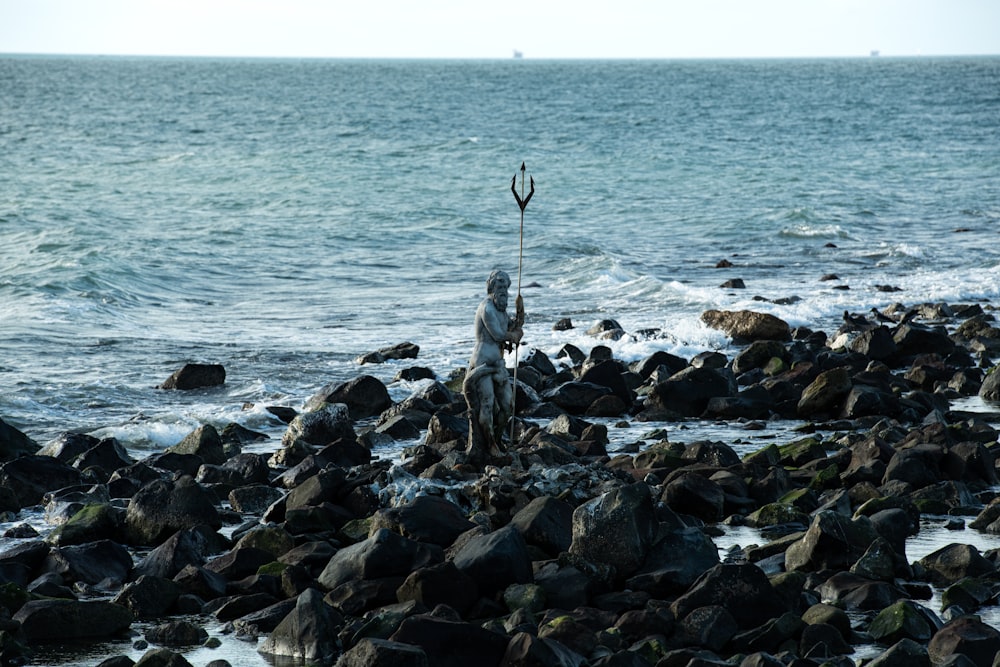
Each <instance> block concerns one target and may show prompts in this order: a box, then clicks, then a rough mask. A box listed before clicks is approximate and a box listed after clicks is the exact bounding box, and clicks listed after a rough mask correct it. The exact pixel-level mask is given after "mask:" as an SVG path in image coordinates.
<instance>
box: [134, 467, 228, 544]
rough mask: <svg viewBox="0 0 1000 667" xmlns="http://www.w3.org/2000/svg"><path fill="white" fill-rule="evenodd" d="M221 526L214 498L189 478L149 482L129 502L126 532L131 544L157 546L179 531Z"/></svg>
mask: <svg viewBox="0 0 1000 667" xmlns="http://www.w3.org/2000/svg"><path fill="white" fill-rule="evenodd" d="M201 525H205V526H208V527H210V528H213V529H218V528H221V527H222V519H221V518H220V517H219V512H218V510H217V509H216V507H215V499H214V498H213V497H212V494H210V493H209V492H208V491H206V490H205V489H204V487H202V486H201V485H200V484H198V483H197V482H195V481H194V480H193V479H191V478H190V477H188V476H183V477H181V478H180V479H178V480H177V481H175V482H173V483H171V482H168V481H166V480H157V481H154V482H150V483H149V484H147V485H146V486H144V487H142V489H141V490H140V491H139V492H138V493H136V494H135V495H134V496H133V497H132V499H131V500H130V501H129V504H128V508H127V509H126V511H125V533H126V536H127V538H128V540H129V542H130V543H131V544H136V545H158V544H160V543H161V542H163V541H164V540H166V539H167V538H168V537H170V536H171V535H173V534H174V533H175V532H177V531H178V530H182V529H184V528H194V527H196V526H201Z"/></svg>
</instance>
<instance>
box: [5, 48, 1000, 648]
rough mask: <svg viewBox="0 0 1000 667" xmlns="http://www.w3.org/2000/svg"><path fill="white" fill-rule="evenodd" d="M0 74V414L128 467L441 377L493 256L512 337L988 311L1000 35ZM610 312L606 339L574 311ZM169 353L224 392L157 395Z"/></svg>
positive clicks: (996, 254)
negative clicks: (115, 449) (788, 52)
mask: <svg viewBox="0 0 1000 667" xmlns="http://www.w3.org/2000/svg"><path fill="white" fill-rule="evenodd" d="M0 93H2V94H0V418H3V419H4V420H5V421H7V422H8V423H10V424H12V425H14V426H16V427H17V428H19V429H20V430H22V431H24V432H25V433H27V434H28V435H29V436H31V437H32V438H34V439H35V440H36V441H38V442H39V443H40V444H43V443H45V442H47V441H48V440H50V439H52V438H54V437H56V436H57V435H59V434H60V433H62V432H65V431H78V432H87V433H92V434H95V435H98V436H101V437H111V436H113V437H116V438H118V439H119V440H120V441H121V442H122V443H123V444H124V445H125V446H126V447H127V448H128V449H129V451H130V452H131V453H132V454H133V455H134V456H136V457H137V458H138V457H142V456H144V455H146V454H148V453H150V452H153V451H159V450H160V449H162V448H164V447H167V446H170V445H173V444H175V443H176V442H177V441H179V440H180V439H181V438H182V437H183V436H185V435H186V434H187V433H189V432H190V431H191V430H193V429H194V428H196V427H197V426H198V425H200V424H202V423H212V424H215V425H217V426H221V425H224V424H226V423H228V422H232V421H236V422H238V423H240V424H242V425H244V426H247V427H249V428H252V429H255V430H258V431H261V432H263V433H266V434H268V435H271V436H272V439H271V440H270V441H265V442H264V443H263V444H261V445H259V447H261V448H262V450H264V451H267V450H273V449H275V448H276V447H277V446H278V444H277V442H278V441H277V440H276V438H280V435H281V433H282V431H283V429H284V425H283V424H282V423H281V422H280V421H278V420H277V419H276V418H275V417H273V415H272V414H271V413H270V412H268V410H267V407H269V406H288V407H293V408H301V407H302V405H303V403H304V402H305V401H306V400H307V399H308V398H309V397H310V396H311V395H312V394H313V393H314V392H316V391H317V390H318V389H319V388H320V387H322V386H323V385H326V384H328V383H331V382H338V381H344V380H348V379H351V378H353V377H356V376H358V375H360V374H370V375H374V376H375V377H378V378H379V379H381V380H383V381H384V382H385V383H386V384H387V385H388V386H389V389H390V392H391V394H392V396H393V397H394V398H396V399H397V400H399V399H402V398H404V397H406V396H407V395H408V394H409V393H410V392H412V391H414V390H415V389H416V388H418V387H419V383H410V382H404V381H395V380H394V378H395V377H396V375H397V373H399V371H400V370H402V369H404V368H407V367H409V366H412V365H419V366H424V367H427V368H430V369H431V370H433V371H434V373H435V374H436V375H437V376H438V378H439V379H447V378H448V376H449V374H450V373H451V372H452V371H453V370H455V369H457V368H461V367H463V366H464V365H465V364H466V362H467V360H468V356H469V353H470V352H471V348H472V343H473V338H472V319H473V315H474V313H475V310H476V306H477V305H478V303H479V301H480V300H481V299H482V298H483V296H484V295H485V281H486V277H487V276H488V274H489V273H490V271H491V270H493V269H494V268H503V269H505V270H506V271H507V272H508V273H509V274H511V276H512V277H514V279H515V281H517V278H516V276H517V275H518V272H519V271H518V270H519V267H520V269H521V271H520V273H521V275H522V285H521V290H522V294H523V296H524V300H525V307H526V310H527V323H526V334H525V339H524V344H523V345H522V347H521V352H522V354H523V353H526V352H527V351H528V350H530V349H533V348H535V349H539V350H542V351H544V352H546V353H547V354H549V355H550V356H553V357H554V356H555V354H556V352H557V351H558V350H559V349H560V348H561V347H562V346H563V345H564V344H566V343H572V344H574V345H576V346H578V347H580V348H581V349H583V350H584V351H588V350H589V349H590V348H591V347H593V346H594V345H597V344H605V345H609V346H610V347H612V349H613V351H614V353H615V355H616V356H617V357H618V358H621V359H626V360H635V359H641V358H643V357H645V356H646V355H649V354H651V353H653V352H654V351H656V350H666V351H669V352H672V353H674V354H678V355H681V356H685V357H688V358H690V357H691V356H694V355H695V354H697V353H699V352H702V351H705V350H721V351H724V352H730V353H731V352H732V348H731V343H730V341H729V340H728V339H727V338H726V337H725V336H724V335H723V334H722V333H721V332H718V331H715V330H710V329H707V328H705V327H704V326H703V325H702V324H701V323H700V320H699V317H700V315H701V313H702V312H704V311H705V310H708V309H713V308H721V309H753V310H759V311H764V312H769V313H773V314H775V315H777V316H779V317H781V318H783V319H785V320H786V321H788V322H789V323H790V324H791V325H793V326H808V327H811V328H813V329H823V330H825V331H827V332H832V331H834V330H835V329H836V328H837V327H838V326H839V324H840V323H841V317H842V315H843V313H844V311H845V310H848V311H851V312H853V313H862V314H863V313H866V312H868V311H869V310H870V309H871V308H880V309H881V308H884V307H886V306H888V305H890V304H892V303H895V302H900V303H904V304H907V305H912V304H918V303H924V302H940V301H945V302H950V303H956V302H962V303H971V302H975V303H980V304H981V305H983V306H984V307H985V308H987V309H995V308H996V307H997V305H998V301H1000V235H998V232H1000V229H998V222H1000V57H981V58H977V57H967V58H887V57H880V58H859V59H827V60H705V61H534V60H530V59H527V60H525V59H519V60H513V59H512V60H504V61H499V60H498V61H419V60H414V61H405V60H356V61H355V60H253V59H198V58H185V59H179V58H178V59H169V58H120V57H114V58H111V57H43V56H0ZM522 162H523V163H524V164H525V167H526V171H525V174H526V175H527V176H529V177H531V178H533V179H534V182H535V190H536V191H535V195H534V196H533V198H532V199H531V202H530V204H529V205H528V207H527V208H526V210H525V214H524V228H523V229H524V233H523V257H521V255H520V248H521V242H522V237H521V235H520V233H519V231H520V211H519V209H518V206H517V204H516V202H515V200H514V197H513V196H512V194H511V192H510V186H511V179H512V178H515V177H516V178H517V184H518V188H520V186H521V174H522V172H521V170H520V168H521V164H522ZM723 260H725V263H727V264H729V265H730V266H728V267H720V266H719V265H720V263H722V262H723ZM735 279H740V280H742V281H743V282H744V284H745V288H743V289H737V288H724V287H722V286H721V285H722V284H723V283H726V282H727V281H731V280H735ZM516 287H517V286H516V284H515V288H516ZM562 318H570V319H571V320H572V322H573V324H574V328H573V329H571V330H568V331H554V330H553V325H554V324H555V323H556V322H557V321H558V320H560V319H562ZM608 318H610V319H615V320H616V321H618V322H619V323H620V324H621V325H622V327H623V328H624V329H625V330H626V331H627V332H628V333H629V335H627V336H626V337H624V338H622V339H621V340H618V341H613V342H609V341H605V340H598V339H596V338H594V337H592V336H589V335H587V334H586V330H587V329H588V328H589V327H590V326H592V325H593V324H595V323H596V322H598V321H600V320H603V319H608ZM401 342H412V343H415V344H417V345H419V347H420V353H419V356H418V358H417V359H416V360H409V361H393V362H389V363H385V364H366V365H359V364H358V363H357V358H358V357H359V356H360V355H362V354H365V353H367V352H370V351H374V350H378V349H380V348H383V347H388V346H391V345H395V344H397V343H401ZM189 362H201V363H219V364H222V365H223V366H224V367H225V369H226V371H227V377H226V383H225V385H224V386H223V387H221V388H215V389H207V390H196V391H191V392H179V391H165V390H160V389H157V385H159V384H160V383H162V382H163V381H164V380H166V379H167V377H169V376H170V374H171V373H172V372H173V371H175V370H177V369H178V368H180V367H181V366H183V365H184V364H185V363H189ZM702 426H704V428H705V432H706V433H708V434H709V435H710V436H711V437H717V438H720V439H725V440H726V441H727V442H730V443H734V442H740V441H741V440H742V442H743V443H745V444H744V445H743V446H744V447H751V448H752V447H758V446H760V445H759V443H758V444H754V442H753V440H752V439H748V436H746V435H740V433H743V432H742V431H739V430H735V429H734V427H733V426H731V425H720V424H706V425H702ZM697 427H698V425H697V424H695V425H688V426H685V427H684V428H689V429H695V430H696V429H697ZM642 428H643V429H648V428H651V425H648V424H647V425H643V426H642ZM673 428H675V426H673V425H671V426H670V429H673ZM769 428H771V429H772V431H771V432H770V434H769V435H767V436H766V437H771V438H775V437H784V438H785V439H786V440H791V439H794V438H795V437H796V436H795V434H792V433H789V432H788V431H787V429H785V430H783V426H782V425H780V424H777V425H769ZM727 429H730V430H727ZM691 432H692V433H693V432H694V431H691ZM613 435H615V434H614V433H613ZM616 437H623V436H620V435H618V436H616ZM628 437H631V436H628ZM670 437H671V439H674V440H682V441H683V440H685V438H686V436H685V434H684V433H683V432H681V433H679V434H678V433H672V434H671V436H670ZM405 444H408V443H399V447H402V446H404V445H405ZM410 444H412V443H410ZM382 455H385V456H397V455H398V448H397V449H394V450H393V451H388V452H383V453H382ZM910 556H911V558H916V557H918V555H915V554H912V553H911V554H910ZM251 652H252V649H251ZM253 660H254V661H256V660H257V659H256V657H254V658H253ZM248 664H250V663H248ZM253 664H256V662H253Z"/></svg>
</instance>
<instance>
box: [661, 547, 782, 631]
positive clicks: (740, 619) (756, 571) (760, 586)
mask: <svg viewBox="0 0 1000 667" xmlns="http://www.w3.org/2000/svg"><path fill="white" fill-rule="evenodd" d="M715 605H718V606H722V607H725V608H726V609H728V610H729V611H730V613H731V614H732V615H733V618H734V619H735V620H736V623H737V624H738V625H739V627H740V628H741V629H749V628H753V627H756V626H758V625H761V624H762V623H764V622H765V621H767V620H768V619H771V618H777V617H778V616H781V614H783V613H784V612H785V609H784V608H783V605H782V603H781V601H780V598H779V597H778V596H777V595H776V594H775V591H774V587H773V586H772V585H771V582H770V581H768V579H767V576H766V575H765V574H764V572H763V571H762V570H761V569H760V568H759V567H757V566H756V565H752V564H749V563H747V564H741V565H736V564H733V565H726V564H719V565H715V566H713V567H712V568H711V569H709V570H708V571H706V572H705V573H704V574H703V575H702V576H700V577H699V578H698V579H697V580H696V581H695V582H694V583H693V584H692V585H691V587H690V588H689V589H688V590H687V591H686V592H685V593H684V594H683V595H681V596H680V597H678V598H677V599H676V600H674V602H673V603H672V604H671V605H670V609H671V611H673V613H674V615H675V616H676V617H677V618H684V617H685V616H687V615H688V614H689V613H691V612H692V611H693V610H695V609H697V608H699V607H706V606H715Z"/></svg>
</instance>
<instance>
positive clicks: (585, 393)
mask: <svg viewBox="0 0 1000 667" xmlns="http://www.w3.org/2000/svg"><path fill="white" fill-rule="evenodd" d="M612 393H613V392H612V390H611V389H609V388H608V387H605V386H603V385H599V384H594V383H592V382H576V381H574V382H566V383H563V384H561V385H559V386H558V387H556V388H555V389H550V390H549V391H546V392H545V393H544V394H543V398H544V399H545V400H547V401H551V402H552V403H554V404H555V405H557V406H559V407H560V408H562V409H563V410H565V411H567V412H569V413H570V414H575V415H582V414H583V413H585V412H586V411H587V408H589V407H590V406H591V405H592V404H593V403H594V402H595V401H596V400H598V399H599V398H601V397H602V396H608V395H611V394H612Z"/></svg>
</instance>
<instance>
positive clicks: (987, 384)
mask: <svg viewBox="0 0 1000 667" xmlns="http://www.w3.org/2000/svg"><path fill="white" fill-rule="evenodd" d="M979 396H980V397H981V398H982V399H983V400H986V401H995V402H1000V366H994V367H993V368H991V369H990V370H989V371H988V372H987V374H986V378H985V379H983V384H982V386H981V387H980V388H979ZM2 437H3V436H2V435H0V438H2Z"/></svg>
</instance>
